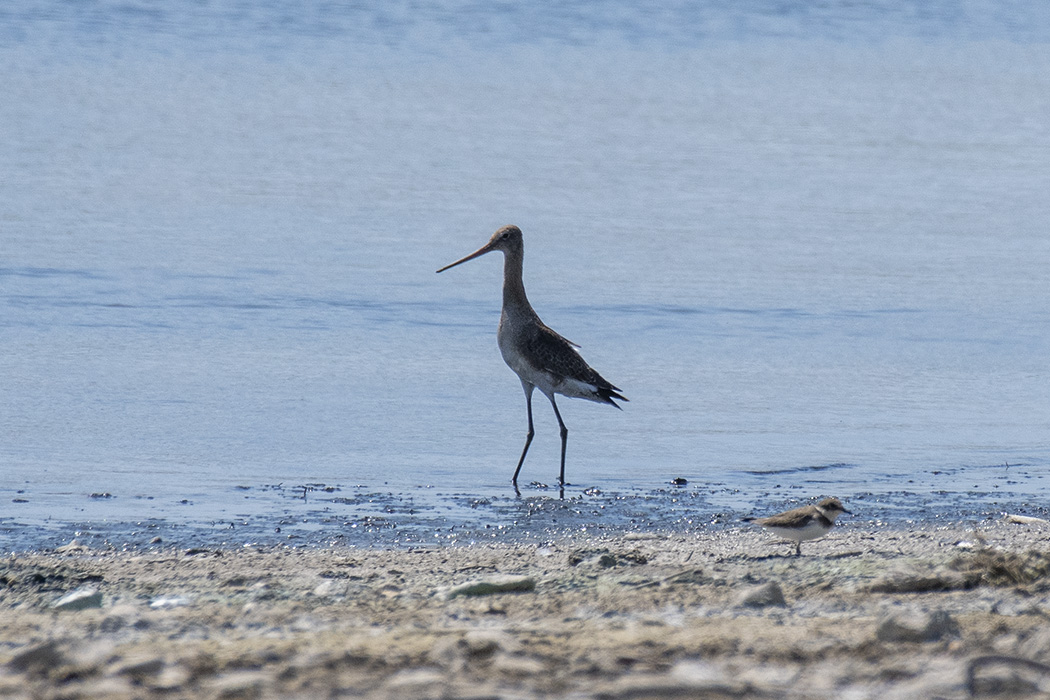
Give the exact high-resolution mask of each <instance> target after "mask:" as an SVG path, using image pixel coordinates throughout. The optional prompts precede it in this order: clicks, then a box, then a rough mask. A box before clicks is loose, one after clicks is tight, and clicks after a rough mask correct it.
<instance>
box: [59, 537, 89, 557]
mask: <svg viewBox="0 0 1050 700" xmlns="http://www.w3.org/2000/svg"><path fill="white" fill-rule="evenodd" d="M55 551H56V552H58V553H59V554H73V553H76V552H86V551H88V548H87V547H85V546H84V545H82V544H80V543H79V542H77V541H76V540H75V539H74V540H70V542H69V544H64V545H62V546H61V547H55Z"/></svg>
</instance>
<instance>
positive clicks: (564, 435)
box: [547, 394, 569, 486]
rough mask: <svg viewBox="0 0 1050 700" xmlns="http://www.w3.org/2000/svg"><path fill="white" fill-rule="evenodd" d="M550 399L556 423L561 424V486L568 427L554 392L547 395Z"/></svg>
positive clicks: (563, 474) (559, 481) (563, 477)
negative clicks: (562, 417) (555, 399)
mask: <svg viewBox="0 0 1050 700" xmlns="http://www.w3.org/2000/svg"><path fill="white" fill-rule="evenodd" d="M547 398H549V399H550V400H551V406H554V415H555V416H557V418H558V425H559V426H561V474H560V475H559V476H558V483H559V484H561V485H562V486H564V485H565V445H566V443H567V442H568V441H569V429H568V428H566V427H565V421H563V420H562V419H561V413H559V412H558V404H556V403H554V394H551V395H550V396H549V397H547Z"/></svg>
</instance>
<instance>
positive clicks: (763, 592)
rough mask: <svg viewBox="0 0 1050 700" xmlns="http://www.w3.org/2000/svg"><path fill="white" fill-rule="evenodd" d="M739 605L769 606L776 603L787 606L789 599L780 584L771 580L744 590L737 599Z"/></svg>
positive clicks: (748, 606) (749, 606)
mask: <svg viewBox="0 0 1050 700" xmlns="http://www.w3.org/2000/svg"><path fill="white" fill-rule="evenodd" d="M737 605H738V606H740V607H744V608H767V607H770V606H774V605H778V606H785V605H787V601H786V600H785V599H784V591H783V590H782V589H781V588H780V584H778V583H777V582H776V581H770V582H769V583H763V584H762V585H761V586H754V587H753V588H750V589H748V590H746V591H744V593H743V594H742V595H741V596H740V598H739V599H738V600H737Z"/></svg>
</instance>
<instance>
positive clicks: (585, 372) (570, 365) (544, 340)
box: [527, 324, 626, 400]
mask: <svg viewBox="0 0 1050 700" xmlns="http://www.w3.org/2000/svg"><path fill="white" fill-rule="evenodd" d="M534 328H535V331H534V332H532V333H530V334H529V337H528V338H527V353H528V356H529V357H531V358H534V359H535V361H536V362H537V363H538V365H539V366H538V367H537V369H541V370H543V371H544V372H548V373H550V374H553V375H555V376H558V377H568V378H571V379H576V380H578V381H581V382H586V383H587V384H593V385H594V386H595V387H596V388H598V389H600V390H605V391H606V392H608V393H611V392H616V391H619V390H620V389H619V387H616V386H613V385H612V384H611V383H610V382H609V381H607V380H606V379H605V378H604V377H602V376H601V375H600V374H598V373H597V372H596V371H595V370H594V369H593V368H592V367H591V366H590V365H588V364H587V362H586V361H584V359H583V357H581V356H580V353H578V352H576V349H575V348H574V347H573V345H575V343H573V342H572V341H570V340H568V339H566V338H564V337H562V336H561V335H559V334H558V333H556V332H555V331H553V330H551V329H550V328H548V327H547V326H545V325H542V324H540V325H537V326H534ZM616 398H623V397H619V396H617V397H616ZM624 400H626V399H624Z"/></svg>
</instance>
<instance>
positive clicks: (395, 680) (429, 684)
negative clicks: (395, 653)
mask: <svg viewBox="0 0 1050 700" xmlns="http://www.w3.org/2000/svg"><path fill="white" fill-rule="evenodd" d="M444 683H445V676H444V674H442V673H441V672H440V671H438V670H437V669H431V668H412V669H406V670H404V671H399V672H398V673H395V674H394V675H393V676H391V677H390V678H389V679H388V680H387V682H386V687H387V689H388V690H390V691H392V692H396V693H399V694H402V695H401V697H405V696H410V695H412V694H415V693H421V692H427V693H433V694H434V695H435V696H436V697H441V696H440V694H439V690H438V689H440V688H441V687H442V686H443V685H444ZM428 697H429V695H428Z"/></svg>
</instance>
